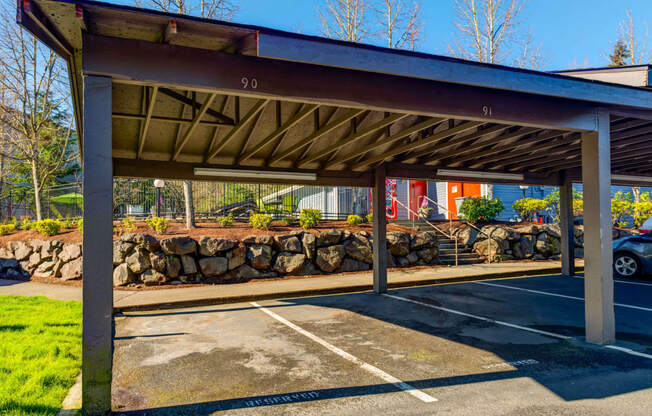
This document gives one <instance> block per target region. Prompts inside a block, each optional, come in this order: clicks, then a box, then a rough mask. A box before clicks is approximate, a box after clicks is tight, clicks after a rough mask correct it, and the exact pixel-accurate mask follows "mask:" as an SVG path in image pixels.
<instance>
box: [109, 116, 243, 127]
mask: <svg viewBox="0 0 652 416" xmlns="http://www.w3.org/2000/svg"><path fill="white" fill-rule="evenodd" d="M111 117H113V118H116V119H123V120H140V121H142V120H145V119H146V118H147V114H132V113H113V114H111ZM150 119H151V121H159V122H161V123H173V124H191V123H192V122H193V119H191V118H181V117H163V116H150ZM199 124H201V125H204V126H216V127H224V126H233V124H226V123H223V122H221V121H209V120H201V121H200V122H199Z"/></svg>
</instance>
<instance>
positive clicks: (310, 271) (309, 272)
mask: <svg viewBox="0 0 652 416" xmlns="http://www.w3.org/2000/svg"><path fill="white" fill-rule="evenodd" d="M318 274H321V270H319V269H318V268H317V267H315V265H314V264H312V262H310V261H307V262H305V263H304V264H303V268H302V269H301V271H300V272H299V273H297V276H316V275H318Z"/></svg>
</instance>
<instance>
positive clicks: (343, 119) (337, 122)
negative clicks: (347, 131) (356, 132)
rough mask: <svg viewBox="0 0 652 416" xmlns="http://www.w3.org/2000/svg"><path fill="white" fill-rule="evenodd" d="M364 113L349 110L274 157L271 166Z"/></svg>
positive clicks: (358, 110) (357, 110) (362, 111)
mask: <svg viewBox="0 0 652 416" xmlns="http://www.w3.org/2000/svg"><path fill="white" fill-rule="evenodd" d="M362 113H364V110H360V109H354V110H349V111H347V112H346V113H344V114H342V116H340V117H338V118H337V119H335V120H333V121H332V122H330V123H327V124H326V125H325V126H324V127H322V128H320V129H319V130H317V131H315V132H314V133H312V134H311V135H309V136H308V137H306V138H305V139H302V140H300V141H299V142H297V143H295V144H294V145H292V146H290V147H289V148H288V149H286V150H284V151H283V152H281V153H280V154H279V155H278V156H274V157H273V158H272V159H271V160H270V162H269V164H270V165H273V164H275V163H278V162H280V161H281V160H283V159H285V158H286V157H288V156H290V155H291V154H293V153H294V152H296V151H298V150H300V149H302V148H304V147H305V146H308V145H309V144H311V143H312V142H314V141H315V140H319V139H320V138H321V137H323V136H324V135H326V134H328V133H330V132H331V131H333V130H335V129H337V128H339V127H341V126H342V125H344V124H345V123H347V122H348V121H349V120H351V119H352V118H354V117H357V116H359V115H360V114H362Z"/></svg>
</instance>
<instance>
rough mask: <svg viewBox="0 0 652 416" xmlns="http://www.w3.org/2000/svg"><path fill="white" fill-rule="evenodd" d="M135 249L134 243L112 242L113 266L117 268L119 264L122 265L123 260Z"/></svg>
mask: <svg viewBox="0 0 652 416" xmlns="http://www.w3.org/2000/svg"><path fill="white" fill-rule="evenodd" d="M134 247H136V245H135V244H134V243H130V242H127V241H114V242H113V265H114V266H117V265H118V264H120V263H124V262H125V259H126V258H127V256H128V255H129V253H131V252H132V251H133V249H134Z"/></svg>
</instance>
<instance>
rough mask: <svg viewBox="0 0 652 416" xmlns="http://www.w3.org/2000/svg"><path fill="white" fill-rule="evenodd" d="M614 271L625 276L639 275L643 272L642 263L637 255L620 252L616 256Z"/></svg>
mask: <svg viewBox="0 0 652 416" xmlns="http://www.w3.org/2000/svg"><path fill="white" fill-rule="evenodd" d="M614 273H616V276H618V277H623V278H632V277H638V275H640V274H641V265H640V263H639V261H638V259H637V258H636V256H634V255H632V254H628V253H620V254H617V255H616V257H614Z"/></svg>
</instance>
